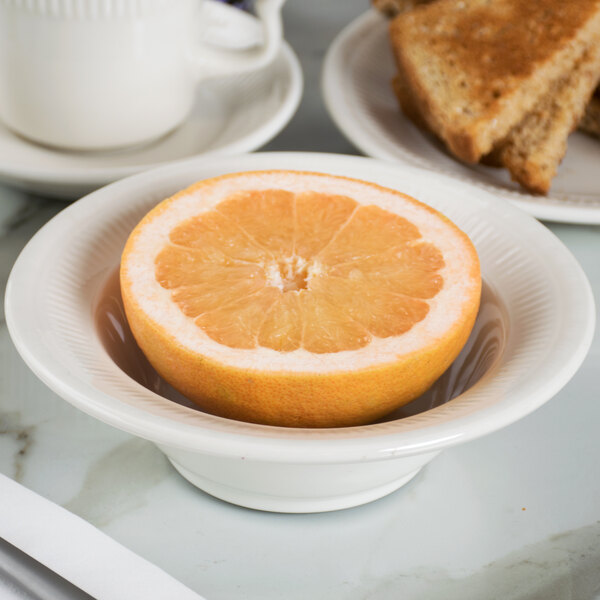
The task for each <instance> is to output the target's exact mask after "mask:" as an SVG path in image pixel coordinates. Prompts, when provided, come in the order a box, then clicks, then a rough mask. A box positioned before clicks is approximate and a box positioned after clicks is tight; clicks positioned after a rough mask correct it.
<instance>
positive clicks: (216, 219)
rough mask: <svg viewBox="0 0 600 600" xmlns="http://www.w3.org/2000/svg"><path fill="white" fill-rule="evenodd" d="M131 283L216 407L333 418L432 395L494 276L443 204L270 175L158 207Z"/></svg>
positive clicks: (159, 334) (139, 315)
mask: <svg viewBox="0 0 600 600" xmlns="http://www.w3.org/2000/svg"><path fill="white" fill-rule="evenodd" d="M121 287H122V294H123V300H124V304H125V309H126V314H127V318H128V320H129V323H130V325H131V328H132V331H133V333H134V336H135V337H136V339H137V341H138V343H139V345H140V347H141V349H142V350H143V351H144V353H145V354H146V356H147V357H148V359H149V360H150V362H151V363H152V364H153V366H154V367H155V368H156V370H157V371H158V372H159V373H160V374H161V375H162V376H163V377H164V378H165V379H166V380H167V381H168V382H169V383H171V384H172V385H173V386H174V387H175V388H176V389H178V390H180V391H181V392H182V393H184V394H185V395H187V396H188V397H189V398H191V399H192V400H194V401H195V402H197V403H198V404H199V405H200V406H201V407H203V408H204V409H205V410H208V411H210V412H213V413H215V414H219V415H223V416H227V417H231V418H235V419H240V420H247V421H253V422H259V423H267V424H275V425H287V426H316V427H327V426H330V427H331V426H342V425H355V424H362V423H367V422H369V421H372V420H373V419H376V418H378V417H381V416H383V415H385V414H386V413H387V412H389V411H391V410H393V409H395V408H396V407H398V406H400V405H402V404H404V403H406V402H408V401H409V400H411V399H413V398H415V397H416V396H417V395H419V394H420V393H422V392H424V391H425V390H426V389H427V388H428V387H429V386H430V385H431V384H432V383H433V382H434V381H435V379H437V377H439V376H440V375H441V374H442V372H443V371H444V370H445V369H446V368H447V367H448V366H449V365H450V363H451V362H452V361H453V360H454V358H455V357H456V355H457V354H458V352H459V351H460V349H461V348H462V346H463V345H464V343H465V342H466V340H467V337H468V335H469V333H470V330H471V328H472V326H473V323H474V320H475V316H476V313H477V309H478V305H479V295H480V288H481V278H480V273H479V263H478V259H477V254H476V252H475V249H474V248H473V245H472V244H471V242H470V240H469V239H468V238H467V236H466V235H465V234H464V233H462V232H461V231H460V230H459V229H458V228H457V227H456V226H455V225H454V224H452V223H451V222H450V221H448V219H446V218H445V217H443V216H442V215H440V214H439V213H437V212H436V211H434V210H433V209H431V208H430V207H427V206H426V205H423V204H421V203H419V202H417V201H416V200H414V199H412V198H410V197H408V196H405V195H404V194H401V193H399V192H396V191H393V190H389V189H386V188H382V187H379V186H376V185H374V184H370V183H365V182H360V181H357V180H352V179H346V178H341V177H334V176H330V175H320V174H313V173H302V172H293V171H272V172H256V173H240V174H233V175H226V176H222V177H217V178H215V179H210V180H206V181H202V182H200V183H198V184H196V185H195V186H192V187H191V188H188V189H187V190H184V191H183V192H180V193H179V194H177V195H176V196H174V197H172V198H169V199H167V200H165V201H164V202H162V203H161V204H159V205H158V206H157V207H156V208H154V209H153V210H152V211H151V212H150V213H149V214H148V215H146V217H145V218H144V219H143V220H142V221H141V222H140V223H139V224H138V226H137V227H136V228H135V230H134V231H133V232H132V234H131V236H130V238H129V240H128V242H127V245H126V247H125V250H124V253H123V257H122V262H121Z"/></svg>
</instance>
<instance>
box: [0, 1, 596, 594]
mask: <svg viewBox="0 0 600 600" xmlns="http://www.w3.org/2000/svg"><path fill="white" fill-rule="evenodd" d="M366 7H367V2H366V0H347V1H346V2H342V3H323V2H318V1H317V0H305V1H303V2H295V1H294V0H288V2H287V4H286V7H285V21H286V32H287V38H288V40H289V41H290V43H291V45H292V46H293V47H294V48H295V50H296V51H297V53H298V54H299V56H300V59H301V62H302V66H303V70H304V75H305V86H306V87H305V94H304V98H303V100H302V103H301V105H300V109H299V111H298V113H297V115H296V117H295V118H294V119H293V120H292V122H291V123H290V124H289V125H288V127H287V128H286V129H285V130H284V131H283V132H282V133H281V134H280V135H279V136H278V137H277V138H276V139H275V140H273V141H272V142H271V143H270V144H269V145H268V146H267V147H266V149H268V150H311V151H326V152H342V153H352V152H355V151H354V149H353V148H352V146H351V145H350V144H349V143H348V142H347V141H346V140H345V139H344V138H343V136H342V135H341V134H340V133H339V132H338V131H337V130H336V128H335V126H334V124H333V123H332V121H331V120H330V118H329V117H328V116H327V114H326V112H325V108H324V104H323V100H322V98H321V95H320V86H319V77H320V67H321V62H322V59H323V55H324V53H325V50H326V48H327V47H328V46H329V44H330V43H331V41H332V40H333V38H334V36H335V35H336V34H337V33H338V32H339V30H340V29H341V28H342V27H343V26H344V25H345V24H347V23H348V22H349V21H350V20H351V19H353V18H354V17H355V16H357V15H359V14H360V13H361V12H362V11H363V10H364V9H366ZM64 206H65V204H64V203H62V202H59V201H54V200H48V199H45V198H41V197H36V196H31V195H27V194H24V193H22V192H18V191H13V190H11V189H9V188H7V187H0V286H1V287H2V289H4V286H5V284H6V280H7V278H8V274H9V271H10V268H11V266H12V264H13V263H14V261H15V259H16V257H17V256H18V253H19V252H20V250H21V249H22V247H23V246H24V245H25V244H26V242H27V241H28V240H29V239H30V238H31V236H32V235H33V234H34V233H35V231H37V230H38V229H39V228H40V227H41V226H43V224H44V223H45V222H46V221H47V220H48V219H50V218H51V217H52V216H53V215H55V214H57V213H58V212H59V211H60V210H61V209H62V208H64ZM549 227H550V229H551V230H552V231H553V232H554V233H555V234H556V235H558V236H559V237H560V239H561V240H562V241H563V242H564V243H565V244H566V245H567V246H568V247H569V248H570V249H571V251H572V252H573V253H574V254H575V256H576V257H577V258H578V260H579V261H580V263H581V265H582V267H583V268H584V270H585V272H586V274H587V275H588V277H589V279H590V281H591V283H592V287H593V290H594V293H595V294H596V296H597V297H600V262H599V261H598V256H600V227H591V226H590V227H581V226H571V225H558V224H555V225H550V226H549ZM3 315H4V312H3V307H2V308H1V309H0V471H1V472H3V473H5V474H7V475H9V476H10V477H13V478H15V479H17V480H19V481H20V482H21V483H23V484H24V485H26V486H27V487H29V488H31V489H33V490H34V491H36V492H38V493H40V494H42V495H43V496H45V497H47V498H49V499H51V500H53V501H54V502H57V503H58V504H61V505H63V506H66V507H67V508H68V509H69V510H71V511H73V512H74V513H76V514H78V515H80V516H82V517H83V518H85V519H87V520H88V521H90V522H92V523H93V524H94V525H96V526H97V527H99V528H100V529H102V530H103V531H105V532H107V533H108V534H109V535H111V536H112V537H114V538H115V539H116V540H118V541H119V542H121V543H123V544H124V545H125V546H127V547H129V548H131V549H132V550H134V551H135V552H138V553H139V554H140V555H142V556H144V557H145V558H147V559H149V560H150V561H152V562H154V563H156V564H157V565H158V566H160V567H161V568H163V569H164V570H166V571H167V572H168V573H170V574H172V575H174V576H175V577H177V578H178V579H180V580H181V581H182V582H183V583H185V584H187V585H188V586H190V587H191V588H193V589H195V590H197V591H198V592H200V593H202V594H203V595H205V596H206V598H208V599H209V600H220V599H228V600H229V599H238V598H239V599H244V600H254V599H256V600H259V599H260V600H270V599H273V600H275V599H281V598H285V599H286V600H295V599H297V600H304V599H305V598H311V599H313V600H320V599H322V600H325V599H331V598H336V599H337V598H339V599H347V600H358V599H359V598H360V599H363V598H365V599H366V598H369V599H375V600H388V599H389V600H392V599H396V598H399V597H402V598H430V599H432V600H437V599H442V598H443V599H444V600H453V599H461V600H476V599H477V600H479V599H480V598H485V599H486V600H488V599H491V600H493V599H494V598H502V600H542V599H543V600H555V599H556V600H558V599H561V600H562V599H563V598H565V599H570V600H592V599H594V598H600V576H599V573H600V554H599V552H598V548H600V537H599V536H600V525H599V522H600V477H598V463H599V462H600V436H599V435H598V423H600V401H599V400H600V398H599V387H598V383H597V375H598V365H599V364H600V362H599V361H600V335H599V334H598V333H596V335H595V338H594V343H593V346H592V350H591V352H590V354H589V356H588V357H587V359H586V361H585V363H584V364H583V366H582V368H581V370H580V371H579V372H578V373H577V375H576V376H575V377H574V378H573V380H572V381H571V382H570V383H569V384H568V385H567V386H566V387H565V388H564V389H563V390H562V391H561V392H560V393H559V394H557V395H556V397H555V398H554V399H553V400H551V401H550V402H549V403H548V404H546V405H545V406H544V407H542V408H541V409H539V410H538V411H536V412H535V413H533V414H532V415H530V416H528V417H527V418H525V419H523V420H521V421H519V422H518V423H516V424H514V425H513V426H511V427H508V428H506V429H504V430H501V431H498V432H496V433H494V434H493V435H490V436H486V437H485V438H482V439H480V440H477V441H474V442H471V443H469V444H466V445H464V446H459V447H456V448H453V449H451V450H449V451H446V452H444V453H443V454H442V455H441V456H440V457H439V458H437V459H436V460H435V461H433V462H432V463H431V464H430V465H429V466H428V467H427V468H426V469H425V470H424V471H423V472H422V473H420V474H419V475H418V476H417V477H416V478H415V479H414V480H413V481H412V482H411V483H410V484H408V485H407V486H406V487H405V488H403V489H401V490H400V491H398V492H397V493H394V494H392V495H390V496H388V497H386V498H383V499H381V500H379V501H377V502H374V503H372V504H369V505H366V506H363V507H359V508H355V509H351V510H346V511H341V512H337V513H328V514H316V515H278V514H268V513H260V512H256V511H251V510H246V509H242V508H239V507H235V506H231V505H228V504H225V503H223V502H220V501H218V500H216V499H214V498H212V497H210V496H208V495H207V494H204V493H203V492H201V491H199V490H198V489H196V488H194V487H193V486H192V485H190V484H189V483H188V482H187V481H185V480H184V479H183V478H181V477H180V476H179V475H178V474H177V473H176V472H175V471H174V470H173V469H172V468H171V467H170V466H169V465H168V464H167V462H166V460H165V459H164V457H163V455H162V454H161V453H160V452H159V451H158V450H157V449H156V448H155V447H154V446H153V445H152V444H150V443H149V442H146V441H144V440H139V439H136V438H133V437H132V436H130V435H128V434H125V433H123V432H121V431H118V430H116V429H113V428H111V427H108V426H107V425H104V424H103V423H100V422H98V421H96V420H94V419H92V418H91V417H88V416H87V415H85V414H83V413H82V412H80V411H78V410H76V409H75V408H73V407H71V406H70V405H68V404H67V403H66V402H64V401H63V400H62V399H60V398H59V397H58V396H56V395H55V394H53V393H52V392H51V391H49V390H48V389H47V388H46V387H45V386H44V384H42V383H41V382H40V381H39V380H38V379H37V378H35V377H34V376H33V375H32V374H31V372H30V371H29V369H28V368H27V367H26V366H25V365H24V363H23V361H22V360H21V359H20V357H19V356H18V355H17V353H16V351H15V349H14V347H13V346H12V343H11V342H10V339H9V336H8V332H7V329H6V326H5V324H4V322H3ZM0 494H1V490H0ZM24 526H26V524H25V525H24Z"/></svg>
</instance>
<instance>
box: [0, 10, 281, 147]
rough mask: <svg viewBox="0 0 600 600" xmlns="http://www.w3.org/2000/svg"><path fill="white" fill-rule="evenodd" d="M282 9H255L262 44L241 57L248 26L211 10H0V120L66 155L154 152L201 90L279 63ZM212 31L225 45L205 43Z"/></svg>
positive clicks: (229, 14)
mask: <svg viewBox="0 0 600 600" xmlns="http://www.w3.org/2000/svg"><path fill="white" fill-rule="evenodd" d="M284 1H285V0H257V1H256V14H257V16H258V17H259V19H260V21H261V23H262V30H263V35H262V38H263V43H262V45H260V46H258V47H252V48H243V49H240V48H236V46H239V39H235V38H239V37H240V36H239V35H236V31H238V33H239V27H238V26H239V23H238V20H239V19H240V17H238V16H237V15H241V16H242V17H244V18H245V19H244V18H241V21H242V22H246V23H247V22H248V21H249V20H250V17H248V16H247V15H244V14H243V13H242V12H241V11H239V10H237V9H233V8H231V7H229V6H226V5H221V4H219V3H216V2H213V1H212V0H0V119H2V121H4V123H5V124H6V125H7V126H8V127H9V128H11V129H12V130H14V131H15V132H17V133H19V134H21V135H23V136H24V137H26V138H29V139H31V140H33V141H35V142H39V143H42V144H46V145H50V146H56V147H60V148H68V149H78V150H99V149H108V148H119V147H124V146H131V145H135V144H140V143H145V142H148V141H150V140H152V139H155V138H157V137H160V136H161V135H163V134H165V133H167V132H168V131H170V130H172V129H174V128H175V127H176V126H177V125H179V124H180V123H181V122H182V121H183V120H184V119H185V118H186V116H187V115H188V113H189V111H190V109H191V107H192V103H193V100H194V97H195V90H196V85H197V84H198V82H199V81H202V80H205V79H208V78H212V77H221V76H228V75H236V74H239V73H243V72H247V71H252V70H255V69H259V68H261V67H263V66H265V65H266V64H268V63H269V62H270V61H272V60H273V59H274V57H275V56H276V54H277V52H278V50H279V47H280V44H281V39H282V28H281V17H280V11H281V6H282V4H283V2H284ZM232 23H233V26H232ZM215 31H216V32H217V33H222V37H223V38H225V39H222V40H221V39H219V43H220V44H221V42H222V45H219V46H216V45H214V44H212V43H211V44H209V43H207V42H206V41H202V38H203V34H202V32H204V34H206V33H209V34H210V35H208V36H206V35H204V39H206V38H207V37H208V38H210V39H211V41H212V40H214V38H215V37H217V36H215ZM232 37H233V38H234V39H231V38H232ZM227 38H229V39H227Z"/></svg>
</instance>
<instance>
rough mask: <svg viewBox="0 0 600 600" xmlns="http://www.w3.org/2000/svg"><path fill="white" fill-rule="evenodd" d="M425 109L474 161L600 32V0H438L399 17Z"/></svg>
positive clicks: (398, 39)
mask: <svg viewBox="0 0 600 600" xmlns="http://www.w3.org/2000/svg"><path fill="white" fill-rule="evenodd" d="M390 33H391V42H392V48H393V51H394V55H395V58H396V62H397V64H398V69H399V76H400V79H401V80H402V81H403V82H404V84H405V85H406V86H407V87H408V88H409V89H410V93H411V96H412V98H413V102H414V104H416V105H418V107H419V114H420V115H421V118H422V119H423V120H424V121H425V122H426V123H427V125H428V127H429V128H430V129H431V130H432V131H433V132H434V133H435V134H437V135H438V136H439V137H440V138H441V139H442V140H443V141H444V142H445V143H446V145H447V146H448V148H449V149H450V151H451V152H452V153H453V154H454V155H455V156H457V157H458V158H460V159H461V160H464V161H466V162H477V161H478V160H479V159H480V158H481V157H482V156H483V155H484V154H487V153H488V152H490V150H491V149H492V148H493V146H494V145H495V144H497V143H498V142H499V141H500V140H503V139H504V138H506V136H507V135H508V133H509V132H510V131H511V130H512V129H513V128H514V127H515V126H516V125H517V124H518V123H519V122H521V121H522V120H523V119H524V117H525V115H526V114H527V113H529V112H530V111H531V110H532V109H534V107H535V106H536V104H537V103H538V102H539V100H540V99H541V98H542V97H544V96H545V95H546V94H548V92H549V90H550V89H551V86H552V84H553V83H554V82H555V81H557V80H559V79H560V78H561V77H564V74H565V73H567V72H569V71H571V70H572V69H573V68H574V66H575V64H576V63H577V62H578V61H579V60H580V59H581V57H582V56H583V54H584V53H585V52H586V51H587V49H588V47H589V46H590V45H591V44H592V43H596V41H597V39H598V38H599V37H600V0H569V2H563V1H562V0H538V2H531V1H530V0H494V1H493V2H491V1H490V0H460V1H458V0H437V1H436V2H433V3H432V4H427V5H423V6H421V7H419V9H418V10H413V11H410V12H406V13H403V14H401V15H399V16H398V17H396V18H395V19H394V20H393V21H392V22H391V25H390Z"/></svg>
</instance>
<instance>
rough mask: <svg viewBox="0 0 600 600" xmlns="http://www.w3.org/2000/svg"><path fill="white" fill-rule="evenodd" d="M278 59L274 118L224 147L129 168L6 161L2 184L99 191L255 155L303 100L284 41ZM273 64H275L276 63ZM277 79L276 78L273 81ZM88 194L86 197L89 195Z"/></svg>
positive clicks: (0, 167)
mask: <svg viewBox="0 0 600 600" xmlns="http://www.w3.org/2000/svg"><path fill="white" fill-rule="evenodd" d="M277 60H282V63H283V64H284V65H285V67H286V71H287V75H288V77H289V85H287V86H286V89H285V94H284V96H283V98H282V99H281V102H280V103H279V106H278V110H277V111H276V112H274V113H272V114H271V117H270V118H269V119H268V120H267V121H266V122H264V123H262V124H261V125H260V126H259V127H257V128H256V129H254V130H252V131H250V132H249V133H248V134H246V135H245V136H243V137H240V138H238V139H236V140H234V141H233V142H230V143H228V144H226V145H225V146H222V147H221V148H218V149H216V150H211V149H210V148H209V149H208V150H207V151H206V152H200V153H197V154H190V155H189V156H186V157H183V158H177V159H173V160H165V161H159V162H153V163H150V162H149V163H145V164H139V165H128V166H117V167H93V166H92V167H90V166H84V167H80V166H75V167H65V168H56V167H39V166H31V165H23V164H21V165H8V164H7V163H6V161H2V162H1V163H0V181H4V182H6V183H8V184H11V183H15V182H18V183H19V184H20V187H25V188H26V187H27V184H28V183H31V184H32V185H36V186H38V187H39V185H44V184H48V185H58V186H64V187H65V188H66V187H69V186H70V185H72V186H86V185H89V186H90V192H88V193H91V191H92V190H91V186H94V187H96V188H98V187H101V186H105V185H109V184H110V183H113V182H115V181H118V180H120V179H123V178H125V177H130V176H133V175H136V174H138V173H141V172H143V171H147V170H153V169H159V168H161V167H164V166H168V165H170V164H173V163H177V162H181V161H186V160H193V159H195V158H198V157H205V156H235V155H239V154H244V153H247V152H252V151H253V150H256V149H257V148H260V147H261V146H264V145H265V144H267V143H269V142H270V141H271V140H272V139H273V138H274V137H275V136H276V135H278V134H279V133H280V132H281V131H282V129H283V128H284V127H285V126H286V125H287V124H288V123H289V122H290V121H291V119H292V118H293V116H294V115H295V113H296V111H297V110H298V107H299V105H300V102H301V100H302V94H303V89H304V75H303V72H302V66H301V64H300V60H299V58H298V56H297V55H296V53H295V52H294V50H293V49H292V47H291V46H290V44H289V43H288V42H287V41H286V40H283V41H282V45H281V49H280V51H279V54H278V55H277V58H276V59H275V61H277ZM275 61H274V63H275ZM274 63H272V64H270V65H268V66H266V67H264V68H265V69H272V68H273V66H274ZM273 79H275V78H273ZM1 127H2V128H3V129H4V130H5V132H6V133H5V135H6V136H11V137H18V138H19V139H20V140H21V141H22V142H23V143H25V144H27V145H31V146H35V147H36V148H38V149H42V150H44V151H47V152H59V153H60V150H57V149H51V148H46V147H44V146H42V145H37V144H35V143H34V142H31V141H29V140H27V139H25V138H23V137H21V136H19V135H18V134H15V133H14V132H12V131H10V130H9V129H8V127H7V126H6V125H4V124H3V123H2V124H1ZM86 195H87V194H86Z"/></svg>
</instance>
